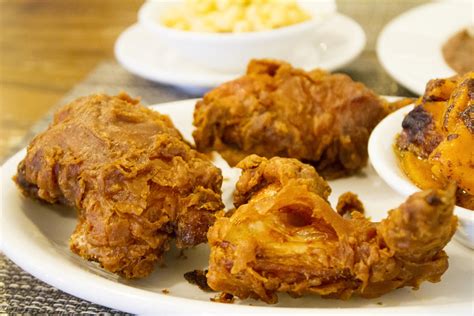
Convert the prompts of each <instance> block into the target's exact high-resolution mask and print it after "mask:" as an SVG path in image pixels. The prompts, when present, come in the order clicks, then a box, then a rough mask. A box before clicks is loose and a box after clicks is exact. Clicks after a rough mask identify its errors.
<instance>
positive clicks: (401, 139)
mask: <svg viewBox="0 0 474 316" xmlns="http://www.w3.org/2000/svg"><path fill="white" fill-rule="evenodd" d="M402 127H403V131H402V133H401V134H400V135H399V136H398V137H397V140H396V145H397V151H398V154H399V157H400V161H401V166H402V168H403V169H404V171H405V173H406V174H407V175H408V176H409V177H410V179H412V181H413V182H415V184H416V185H417V186H419V187H420V188H422V189H425V188H443V187H445V186H446V185H447V184H448V183H449V182H451V181H454V182H456V184H457V185H458V191H457V196H458V198H457V200H458V204H459V205H461V206H463V207H466V208H469V209H473V210H474V151H473V150H472V149H473V148H474V72H470V73H467V74H466V75H464V76H462V77H461V76H458V77H454V78H449V79H436V80H432V81H430V82H429V83H428V85H427V88H426V92H425V95H424V96H423V97H422V98H420V99H419V100H418V101H417V103H416V106H415V108H414V109H413V110H412V111H411V112H410V113H409V114H408V115H407V116H406V117H405V119H404V120H403V123H402Z"/></svg>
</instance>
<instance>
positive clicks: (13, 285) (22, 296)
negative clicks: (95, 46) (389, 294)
mask: <svg viewBox="0 0 474 316" xmlns="http://www.w3.org/2000/svg"><path fill="white" fill-rule="evenodd" d="M341 72H345V73H347V74H349V75H350V76H351V77H352V78H354V79H355V80H358V81H361V82H363V83H365V84H366V85H367V86H369V87H370V88H372V89H374V90H375V91H376V92H377V93H379V94H383V95H401V96H413V95H412V94H411V93H410V92H408V91H407V90H406V89H404V88H402V87H401V86H399V85H398V84H397V83H395V82H394V81H393V80H392V79H391V78H390V77H389V76H388V75H387V74H386V73H385V72H384V71H383V70H382V68H381V67H380V65H379V64H378V61H377V59H376V57H375V53H374V52H373V51H368V52H364V53H363V54H362V55H361V56H360V57H359V58H358V59H357V60H356V61H354V62H353V63H352V64H351V66H349V67H346V68H344V69H342V70H341ZM120 91H126V92H127V93H129V94H130V95H131V96H133V97H137V96H140V97H141V98H142V102H143V103H144V104H156V103H161V102H167V101H173V100H179V99H186V98H190V97H195V96H192V95H190V94H188V93H186V92H183V91H181V90H179V89H177V88H174V87H171V86H166V85H160V84H157V83H153V82H150V81H147V80H144V79H142V78H139V77H136V76H134V75H132V74H130V73H128V72H127V71H125V70H124V69H123V68H122V67H120V66H119V65H118V64H117V63H116V62H115V61H107V62H104V63H102V64H100V65H99V66H98V67H97V68H96V69H95V70H94V71H93V72H92V73H91V74H90V75H89V76H88V77H87V78H86V79H85V80H84V81H83V82H82V83H81V84H79V85H78V86H76V87H75V88H74V89H73V90H71V91H70V93H68V94H67V95H66V96H65V97H64V99H63V100H61V102H59V103H58V104H57V105H56V106H54V107H53V108H51V110H50V112H49V113H48V114H47V115H46V116H45V117H44V118H43V119H42V120H40V121H39V122H38V123H37V124H35V126H34V127H33V128H32V129H31V130H30V131H29V132H28V134H27V135H26V137H25V138H24V140H23V141H22V142H21V143H19V144H18V146H16V147H15V148H12V152H11V153H14V152H16V151H18V150H19V149H21V148H23V147H24V146H25V145H26V144H27V143H28V142H29V141H30V140H31V139H32V137H33V136H34V135H36V134H37V133H38V132H40V131H43V130H44V129H45V128H46V127H47V126H48V124H49V122H50V121H51V116H52V114H53V113H54V112H55V111H56V110H57V109H58V108H59V107H60V106H62V105H64V104H66V103H68V102H70V101H71V100H73V99H75V98H77V97H79V96H84V95H88V94H91V93H97V92H104V93H108V94H117V93H118V92H120ZM0 312H3V313H9V314H12V313H22V314H23V313H34V314H36V313H47V314H51V313H67V314H97V313H100V314H103V315H119V314H123V313H121V312H119V311H116V310H111V309H108V308H106V307H103V306H99V305H96V304H92V303H90V302H87V301H84V300H81V299H79V298H76V297H74V296H71V295H69V294H66V293H64V292H62V291H60V290H58V289H56V288H54V287H51V286H49V285H47V284H45V283H43V282H42V281H40V280H38V279H36V278H35V277H33V276H31V275H30V274H28V273H27V272H25V271H23V270H22V269H20V268H19V267H18V266H17V265H15V264H14V263H13V262H12V261H10V260H9V259H8V258H6V257H5V256H4V255H3V254H0Z"/></svg>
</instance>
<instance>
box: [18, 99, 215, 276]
mask: <svg viewBox="0 0 474 316" xmlns="http://www.w3.org/2000/svg"><path fill="white" fill-rule="evenodd" d="M16 182H17V184H18V185H19V187H20V188H21V189H22V190H23V192H24V193H26V194H27V195H29V196H32V197H35V198H38V199H40V200H42V201H45V202H48V203H64V204H68V205H71V206H74V207H75V208H77V209H78V210H79V223H78V225H77V227H76V229H75V231H74V233H73V234H72V236H71V240H70V246H71V249H72V251H74V252H75V253H77V254H79V255H80V256H82V257H84V258H86V259H89V260H95V261H98V262H99V263H100V264H101V265H102V266H103V267H104V268H105V269H107V270H109V271H112V272H116V273H119V274H121V275H123V276H125V277H127V278H138V277H144V276H146V275H147V274H149V273H150V272H151V271H152V269H153V267H154V264H155V263H156V261H157V260H160V259H161V257H162V254H163V252H164V251H166V250H167V249H168V243H169V240H170V238H176V242H177V245H178V247H188V246H193V245H196V244H198V243H201V242H205V241H206V233H207V230H208V227H209V226H210V225H212V223H213V222H214V212H215V211H218V210H220V209H221V208H222V207H223V205H222V201H221V191H220V187H221V183H222V176H221V173H220V170H219V169H217V168H216V167H214V166H213V165H212V164H211V162H210V161H209V160H208V159H207V158H206V157H205V156H204V155H202V154H200V153H198V152H197V151H195V150H193V149H191V147H190V146H189V145H188V144H187V143H185V142H184V140H183V138H182V137H181V135H180V133H179V132H178V130H176V129H175V128H174V126H173V124H172V122H171V120H170V119H169V118H168V117H167V116H164V115H161V114H159V113H157V112H154V111H151V110H149V109H147V108H145V107H144V106H142V105H140V104H139V102H138V101H136V100H133V99H131V98H130V97H129V96H127V95H124V94H122V95H119V96H117V97H110V96H107V95H93V96H89V97H84V98H80V99H78V100H76V101H74V102H72V103H70V104H68V105H66V106H65V107H63V108H62V109H60V110H59V111H58V112H57V113H56V114H55V116H54V120H53V122H52V124H51V125H50V126H49V128H48V129H47V130H46V131H45V132H43V133H41V134H39V135H38V136H37V137H36V138H35V139H34V140H33V141H32V142H31V144H30V145H29V147H28V151H27V155H26V157H25V159H24V160H23V161H22V162H21V163H20V165H19V167H18V175H17V176H16Z"/></svg>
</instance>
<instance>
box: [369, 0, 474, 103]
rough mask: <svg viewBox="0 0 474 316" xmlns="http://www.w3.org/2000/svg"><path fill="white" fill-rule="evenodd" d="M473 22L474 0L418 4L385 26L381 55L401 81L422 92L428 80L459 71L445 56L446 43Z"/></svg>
mask: <svg viewBox="0 0 474 316" xmlns="http://www.w3.org/2000/svg"><path fill="white" fill-rule="evenodd" d="M472 24H473V4H472V1H468V0H456V1H441V2H434V3H428V4H425V5H422V6H419V7H416V8H414V9H411V10H409V11H407V12H405V13H403V14H402V15H400V16H398V17H396V18H395V19H393V20H392V21H391V22H390V23H389V24H387V26H386V27H385V28H384V29H383V30H382V32H381V34H380V36H379V38H378V41H377V56H378V58H379V60H380V63H381V64H382V66H383V67H384V68H385V70H386V71H387V72H388V73H389V74H390V75H391V76H392V77H393V78H394V79H395V80H396V81H397V82H399V83H400V84H402V85H403V86H405V87H406V88H408V89H409V90H411V91H413V92H414V93H416V94H418V95H422V94H423V92H424V90H425V85H426V83H427V82H428V80H430V79H433V78H446V77H450V76H453V75H455V74H456V72H455V71H454V70H453V69H452V68H450V67H449V65H448V64H447V63H446V61H445V60H444V58H443V53H442V47H443V45H444V44H445V43H446V41H448V39H449V38H450V37H452V36H453V35H455V34H456V33H457V32H460V31H461V30H462V29H465V28H466V27H469V26H471V25H472ZM472 56H473V57H472V58H474V52H473V55H472Z"/></svg>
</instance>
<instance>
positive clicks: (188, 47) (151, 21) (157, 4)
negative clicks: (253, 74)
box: [138, 0, 336, 73]
mask: <svg viewBox="0 0 474 316" xmlns="http://www.w3.org/2000/svg"><path fill="white" fill-rule="evenodd" d="M214 2H215V3H214ZM262 2H265V1H262ZM193 3H194V1H193V0H187V2H185V1H147V2H145V4H144V5H143V6H142V7H141V8H140V11H139V12H138V21H139V23H140V24H141V25H143V26H144V27H145V28H146V29H147V30H148V31H150V32H151V33H152V34H153V36H154V38H155V39H156V40H160V41H162V42H163V43H164V44H166V46H168V47H169V48H172V49H173V50H174V52H175V53H176V54H178V55H179V56H181V57H183V58H185V59H187V60H189V61H192V62H193V63H196V64H199V65H201V66H204V67H206V68H210V69H213V70H217V71H222V72H230V73H235V72H238V71H241V70H242V69H244V68H245V66H246V65H247V63H248V62H249V60H250V59H252V58H276V59H282V60H286V61H288V62H290V63H293V64H295V63H296V64H297V63H298V61H300V64H301V58H300V56H299V54H298V51H299V50H301V49H305V47H307V46H310V47H311V44H312V41H311V40H308V39H309V38H311V36H312V35H313V34H314V32H315V31H316V30H317V29H318V27H319V26H320V25H321V24H322V23H324V21H325V20H326V19H328V18H329V17H330V16H331V15H332V14H333V13H334V12H335V11H336V5H335V2H334V1H333V0H320V1H303V0H301V1H297V2H296V1H294V3H293V4H294V7H296V8H298V9H299V10H292V11H295V12H299V13H300V14H301V15H306V20H303V21H301V22H299V23H293V24H291V25H285V23H288V20H290V21H291V20H292V19H291V18H290V16H291V15H292V14H294V13H295V12H291V10H289V8H286V7H289V5H283V4H280V5H278V3H277V2H274V1H273V2H268V3H265V9H267V10H265V11H269V12H267V14H265V15H263V14H258V13H257V12H259V11H262V10H263V8H261V9H260V10H259V9H258V8H259V7H261V6H262V5H257V3H253V4H252V2H248V4H247V5H243V4H242V5H239V4H238V3H237V2H236V1H234V2H232V1H225V2H222V1H219V2H216V1H211V0H210V1H206V2H203V1H200V2H198V5H192V4H193ZM207 3H210V5H208V6H204V7H210V8H208V9H210V10H212V7H213V6H212V4H214V7H215V8H214V10H213V11H211V13H205V12H202V14H201V15H197V14H196V12H199V9H200V8H201V7H203V4H207ZM219 3H226V5H225V6H224V5H222V6H223V7H222V8H218V7H217V6H216V5H217V4H219ZM242 3H243V2H242ZM286 3H291V1H286ZM199 4H200V5H199ZM180 5H181V6H183V5H185V8H183V10H181V11H183V12H184V14H188V15H193V14H194V16H193V17H190V18H189V20H190V22H192V23H187V24H186V25H185V26H186V27H187V28H188V29H189V28H192V27H194V29H190V30H180V29H176V28H172V27H168V26H166V25H164V24H163V21H162V20H163V17H167V15H169V14H170V11H171V12H175V13H176V14H175V15H176V17H177V18H178V17H180V16H182V15H183V12H181V11H179V10H173V9H179V8H180V7H179V6H180ZM272 6H273V7H272ZM282 6H283V7H285V9H283V8H282ZM250 7H252V8H254V9H255V10H250V9H252V8H250ZM193 8H195V10H193ZM232 9H234V10H232ZM239 9H240V10H239ZM277 9H281V10H283V11H282V12H276V11H277ZM285 10H286V11H285ZM201 11H203V10H201ZM239 11H242V12H240V14H241V15H244V17H243V18H242V19H240V18H239V19H237V15H239V13H238V12H239ZM247 11H249V12H250V13H254V14H246V13H249V12H247ZM228 12H230V13H232V12H237V13H234V14H228ZM277 13H279V14H280V15H282V18H281V19H279V20H281V21H280V24H281V25H282V27H275V26H277V25H278V24H272V23H268V22H269V21H268V20H270V19H273V16H274V15H275V16H276V15H277ZM285 14H286V18H287V19H285ZM200 16H204V17H202V18H199V17H200ZM264 17H266V19H265V18H264ZM204 18H207V19H206V20H204V21H206V22H207V23H205V22H204V21H203V19H204ZM168 20H169V19H168ZM182 20H184V19H182ZM253 20H255V21H253ZM300 20H302V19H300ZM165 21H166V19H165ZM184 21H186V20H184ZM285 21H287V22H285ZM242 22H245V23H246V27H247V28H248V29H250V30H255V31H249V32H235V31H233V32H227V31H228V30H232V29H235V28H236V27H235V26H239V25H237V24H239V23H242ZM176 24H177V25H178V26H179V25H180V24H185V23H184V22H183V21H179V22H178V23H175V24H173V25H176ZM273 27H275V28H273ZM195 29H196V30H195ZM316 53H317V52H316V51H314V52H312V54H316ZM156 57H157V58H159V57H158V55H157V56H156Z"/></svg>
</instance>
